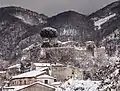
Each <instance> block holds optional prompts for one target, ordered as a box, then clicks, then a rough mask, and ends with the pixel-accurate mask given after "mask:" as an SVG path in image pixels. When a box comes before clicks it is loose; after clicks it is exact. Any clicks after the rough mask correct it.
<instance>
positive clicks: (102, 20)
mask: <svg viewBox="0 0 120 91" xmlns="http://www.w3.org/2000/svg"><path fill="white" fill-rule="evenodd" d="M114 16H116V14H115V13H114V14H112V15H110V16H108V17H105V18H101V19H100V20H98V21H95V22H94V25H95V26H98V29H101V25H102V24H104V23H105V22H107V21H108V20H109V19H111V18H113V17H114Z"/></svg>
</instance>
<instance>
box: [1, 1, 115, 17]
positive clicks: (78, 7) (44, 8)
mask: <svg viewBox="0 0 120 91" xmlns="http://www.w3.org/2000/svg"><path fill="white" fill-rule="evenodd" d="M113 1H114V0H0V5H1V7H2V6H8V5H16V6H21V7H24V8H27V9H30V10H34V11H37V12H38V13H44V14H45V15H48V16H52V15H55V14H57V13H59V12H63V11H66V10H75V11H78V12H79V13H83V14H89V13H91V12H95V11H96V10H98V9H99V8H101V7H103V6H105V5H107V4H109V3H111V2H113Z"/></svg>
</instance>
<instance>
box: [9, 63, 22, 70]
mask: <svg viewBox="0 0 120 91" xmlns="http://www.w3.org/2000/svg"><path fill="white" fill-rule="evenodd" d="M20 66H21V65H20V64H15V65H12V66H10V67H8V69H13V68H20Z"/></svg>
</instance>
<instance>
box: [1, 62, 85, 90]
mask: <svg viewBox="0 0 120 91" xmlns="http://www.w3.org/2000/svg"><path fill="white" fill-rule="evenodd" d="M20 66H21V65H20V64H15V65H12V66H10V67H8V70H7V71H4V72H2V71H1V72H0V74H2V75H4V76H8V80H7V79H6V81H5V80H4V81H3V85H2V86H1V89H2V91H39V90H41V91H55V88H56V87H58V86H60V85H61V83H62V82H65V81H67V80H68V79H70V78H75V77H76V78H79V79H83V73H82V70H80V69H78V68H75V67H71V66H65V65H63V64H60V63H53V64H51V63H32V64H31V68H30V70H29V71H27V72H23V73H20V72H19V71H20Z"/></svg>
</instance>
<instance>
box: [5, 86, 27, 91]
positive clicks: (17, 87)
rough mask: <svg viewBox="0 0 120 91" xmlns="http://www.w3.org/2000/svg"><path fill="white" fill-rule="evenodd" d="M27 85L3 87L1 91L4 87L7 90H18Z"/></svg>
mask: <svg viewBox="0 0 120 91" xmlns="http://www.w3.org/2000/svg"><path fill="white" fill-rule="evenodd" d="M28 86H29V85H21V86H10V87H4V88H3V91H4V89H7V91H18V90H20V89H23V88H25V87H28ZM11 89H13V90H11Z"/></svg>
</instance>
